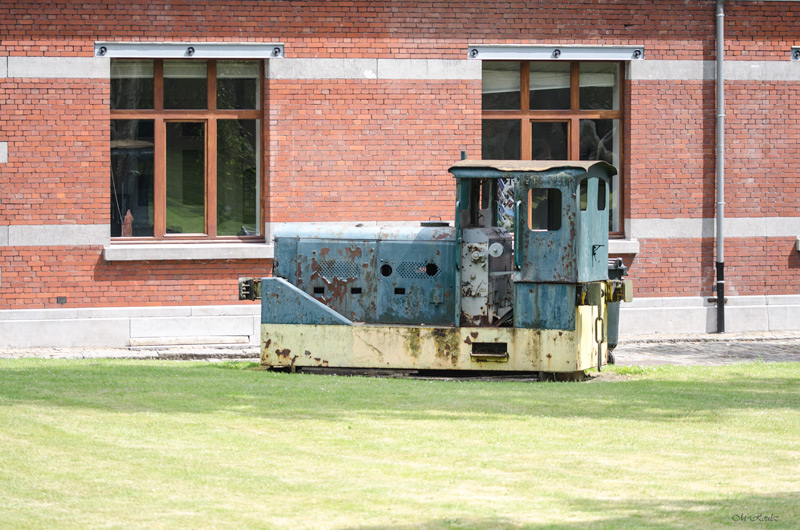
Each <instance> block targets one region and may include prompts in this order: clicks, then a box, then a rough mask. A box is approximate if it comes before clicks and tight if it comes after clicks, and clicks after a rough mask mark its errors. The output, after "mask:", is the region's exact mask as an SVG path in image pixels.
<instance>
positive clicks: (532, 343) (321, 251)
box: [239, 160, 631, 375]
mask: <svg viewBox="0 0 800 530" xmlns="http://www.w3.org/2000/svg"><path fill="white" fill-rule="evenodd" d="M450 172H451V173H452V174H453V176H454V177H455V179H456V201H455V220H454V223H453V225H451V224H450V223H449V222H439V221H430V222H422V223H415V224H414V225H410V224H379V223H376V224H369V223H359V224H355V223H352V224H346V223H345V224H320V225H311V226H310V225H309V224H307V223H303V224H300V223H297V224H287V225H286V226H284V227H282V228H281V229H279V230H276V232H275V236H274V241H275V263H274V276H273V277H269V278H261V279H257V278H243V279H242V280H241V281H240V283H239V296H240V298H242V299H257V298H260V299H261V310H262V316H261V362H262V364H263V365H265V366H269V367H274V368H288V369H291V370H295V369H297V368H303V367H337V368H368V369H384V368H389V369H412V370H481V371H487V370H489V371H492V370H498V371H515V372H517V371H522V372H544V373H546V374H562V375H563V374H573V375H574V374H579V373H582V372H583V371H584V370H586V369H588V368H591V367H595V366H596V367H598V368H600V367H602V365H603V364H606V363H607V362H608V361H609V350H610V349H612V348H613V346H614V345H615V344H616V328H617V317H616V315H618V308H619V302H620V301H623V300H624V301H629V300H630V299H631V284H630V281H629V280H623V279H622V278H623V276H624V274H625V269H624V267H623V266H622V264H621V262H620V261H618V260H612V261H609V260H608V216H609V203H610V196H609V182H610V179H611V178H612V176H613V175H614V174H616V170H615V169H614V168H613V167H612V166H610V165H609V164H607V163H605V162H575V161H568V162H567V161H565V162H560V161H491V160H478V161H471V160H462V161H461V162H458V163H456V164H455V165H453V166H452V167H451V168H450ZM609 337H610V340H609Z"/></svg>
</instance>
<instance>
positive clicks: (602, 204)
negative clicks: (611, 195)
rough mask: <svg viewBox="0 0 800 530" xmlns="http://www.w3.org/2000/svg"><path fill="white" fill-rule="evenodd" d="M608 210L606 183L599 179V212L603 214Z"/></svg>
mask: <svg viewBox="0 0 800 530" xmlns="http://www.w3.org/2000/svg"><path fill="white" fill-rule="evenodd" d="M605 209H606V183H605V181H603V180H600V179H597V211H598V212H602V211H603V210H605Z"/></svg>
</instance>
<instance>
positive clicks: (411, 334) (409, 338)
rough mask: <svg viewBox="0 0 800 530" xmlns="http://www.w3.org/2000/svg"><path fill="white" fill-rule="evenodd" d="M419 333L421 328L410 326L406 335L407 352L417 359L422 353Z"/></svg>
mask: <svg viewBox="0 0 800 530" xmlns="http://www.w3.org/2000/svg"><path fill="white" fill-rule="evenodd" d="M419 335H420V329H419V328H408V330H407V331H406V336H405V347H406V352H408V354H409V355H411V356H412V357H414V358H415V359H416V358H418V357H419V354H420V340H419Z"/></svg>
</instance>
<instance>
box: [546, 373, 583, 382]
mask: <svg viewBox="0 0 800 530" xmlns="http://www.w3.org/2000/svg"><path fill="white" fill-rule="evenodd" d="M585 380H586V374H585V373H584V372H583V370H578V371H577V372H539V381H554V382H557V383H573V382H581V381H585Z"/></svg>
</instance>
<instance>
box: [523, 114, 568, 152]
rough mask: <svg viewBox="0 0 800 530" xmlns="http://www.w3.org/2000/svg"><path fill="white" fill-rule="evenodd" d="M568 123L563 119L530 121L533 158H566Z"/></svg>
mask: <svg viewBox="0 0 800 530" xmlns="http://www.w3.org/2000/svg"><path fill="white" fill-rule="evenodd" d="M568 140H569V128H568V123H567V122H565V121H535V122H533V123H531V142H532V146H531V147H532V150H531V155H532V158H533V160H567V159H568V158H569V150H568V149H567V141H568Z"/></svg>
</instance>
